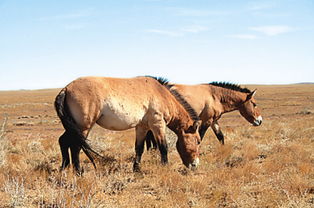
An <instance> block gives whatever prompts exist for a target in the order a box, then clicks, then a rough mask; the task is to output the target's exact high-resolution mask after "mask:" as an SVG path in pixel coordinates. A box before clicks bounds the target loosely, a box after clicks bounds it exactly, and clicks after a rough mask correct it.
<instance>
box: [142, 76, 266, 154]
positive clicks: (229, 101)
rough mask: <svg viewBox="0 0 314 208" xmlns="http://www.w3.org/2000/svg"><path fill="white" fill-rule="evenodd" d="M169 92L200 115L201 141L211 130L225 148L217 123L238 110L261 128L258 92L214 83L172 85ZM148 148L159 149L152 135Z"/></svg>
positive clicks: (147, 138)
mask: <svg viewBox="0 0 314 208" xmlns="http://www.w3.org/2000/svg"><path fill="white" fill-rule="evenodd" d="M165 84H166V85H168V87H169V88H170V89H173V90H176V91H177V92H179V93H180V94H181V95H182V96H183V97H184V98H185V99H186V101H187V102H188V103H189V104H190V105H191V106H192V108H193V109H195V111H196V112H197V114H198V115H199V117H200V119H201V120H202V125H201V127H200V128H199V133H200V137H201V140H203V137H204V135H205V133H206V131H207V129H208V128H209V127H211V128H212V130H213V132H214V133H215V135H216V137H217V139H218V140H219V142H220V143H221V144H224V134H223V133H222V131H221V128H220V126H219V124H218V120H219V119H220V118H221V116H222V115H223V114H225V113H228V112H231V111H235V110H238V111H239V112H240V114H241V115H242V116H243V117H244V118H245V119H246V120H247V121H248V122H249V123H251V124H253V125H254V126H259V125H261V124H262V121H263V119H262V116H261V112H260V110H259V108H258V107H257V104H256V101H255V99H254V96H255V94H256V90H254V91H251V90H249V89H248V88H243V87H241V86H240V85H236V84H232V83H227V82H211V83H209V84H198V85H181V84H169V82H168V83H165ZM146 147H147V150H149V149H150V148H151V147H153V148H156V142H155V140H154V136H153V134H152V133H151V132H148V133H147V135H146Z"/></svg>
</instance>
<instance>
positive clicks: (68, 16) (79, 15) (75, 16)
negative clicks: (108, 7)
mask: <svg viewBox="0 0 314 208" xmlns="http://www.w3.org/2000/svg"><path fill="white" fill-rule="evenodd" d="M92 13H93V9H86V10H81V11H76V12H72V13H67V14H58V15H54V16H47V17H41V18H40V19H39V20H40V21H52V20H75V19H79V18H83V17H89V16H92Z"/></svg>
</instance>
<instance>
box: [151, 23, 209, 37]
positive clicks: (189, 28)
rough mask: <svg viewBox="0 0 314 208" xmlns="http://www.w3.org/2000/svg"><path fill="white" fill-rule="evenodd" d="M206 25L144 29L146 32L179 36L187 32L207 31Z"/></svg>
mask: <svg viewBox="0 0 314 208" xmlns="http://www.w3.org/2000/svg"><path fill="white" fill-rule="evenodd" d="M207 30H208V27H205V26H201V25H190V26H185V27H182V28H180V29H178V30H160V29H149V30H146V32H148V33H155V34H160V35H165V36H171V37H180V36H184V35H186V34H189V33H194V34H197V33H200V32H204V31H207Z"/></svg>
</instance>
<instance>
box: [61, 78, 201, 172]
mask: <svg viewBox="0 0 314 208" xmlns="http://www.w3.org/2000/svg"><path fill="white" fill-rule="evenodd" d="M55 108H56V111H57V115H58V117H59V118H60V120H61V122H62V124H63V127H64V129H65V132H64V133H63V135H62V136H61V137H60V138H59V144H60V148H61V153H62V165H61V170H63V169H65V168H66V167H67V166H68V165H69V163H70V157H69V149H70V150H71V160H72V164H73V166H74V169H75V171H76V172H77V173H78V174H80V173H82V169H81V168H80V161H79V152H80V150H81V149H82V150H83V151H84V153H85V154H86V155H87V156H88V158H89V159H90V160H91V162H92V163H93V165H94V167H95V168H96V165H95V163H94V156H95V154H96V155H98V156H99V154H98V153H97V152H95V151H94V150H92V148H91V147H90V146H89V145H88V144H87V142H86V138H87V136H88V134H89V132H90V130H91V128H92V127H93V126H94V124H95V123H97V124H98V125H100V126H101V127H103V128H105V129H109V130H115V131H121V130H126V129H130V128H135V129H136V142H135V152H136V157H135V160H134V164H133V170H134V171H139V170H140V162H141V156H142V153H143V149H144V141H145V135H146V133H147V132H148V131H149V130H150V131H152V133H153V135H154V137H155V138H156V141H157V144H158V147H159V150H160V153H161V162H162V163H163V164H166V163H167V162H168V158H167V152H168V149H167V142H166V140H165V129H166V126H168V127H169V128H170V129H171V130H172V131H174V132H175V133H176V135H177V136H178V141H177V143H176V147H177V150H178V152H179V155H180V157H181V159H182V161H183V163H184V165H185V166H187V167H191V168H195V167H196V166H197V165H198V163H199V150H198V145H199V143H200V136H199V131H198V130H199V127H200V125H201V121H200V120H199V117H198V116H197V115H196V113H195V111H193V109H192V108H191V107H190V106H189V105H188V103H187V102H185V100H184V99H183V97H182V96H180V94H179V93H178V92H176V91H175V90H171V89H167V88H166V87H165V86H163V85H161V84H160V83H159V82H158V81H156V80H155V79H153V78H151V77H136V78H130V79H122V78H106V77H83V78H79V79H77V80H74V81H72V82H71V83H70V84H68V85H67V86H66V87H65V88H63V89H62V90H61V91H60V93H59V94H58V95H57V97H56V99H55Z"/></svg>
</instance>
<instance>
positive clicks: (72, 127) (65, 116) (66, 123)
mask: <svg viewBox="0 0 314 208" xmlns="http://www.w3.org/2000/svg"><path fill="white" fill-rule="evenodd" d="M54 106H55V109H56V111H57V115H58V117H59V118H60V120H61V122H62V125H63V127H64V129H65V130H66V131H69V132H70V133H72V134H74V135H75V136H76V137H77V138H78V140H75V141H73V142H78V145H79V146H80V147H81V148H82V150H83V152H84V153H85V154H86V156H87V157H88V159H89V160H90V161H91V162H92V163H93V166H94V168H95V169H96V164H95V162H94V157H93V155H92V154H95V155H97V156H99V157H102V156H101V155H100V154H99V153H97V152H96V151H94V150H93V149H92V148H91V147H90V145H89V144H88V143H87V142H86V137H85V136H84V135H83V134H82V132H81V130H80V128H79V126H78V125H77V124H76V122H75V120H74V118H73V117H72V115H71V112H70V111H69V106H68V105H67V103H66V88H64V89H62V90H61V91H60V93H59V94H58V95H57V97H56V99H55V103H54Z"/></svg>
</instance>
